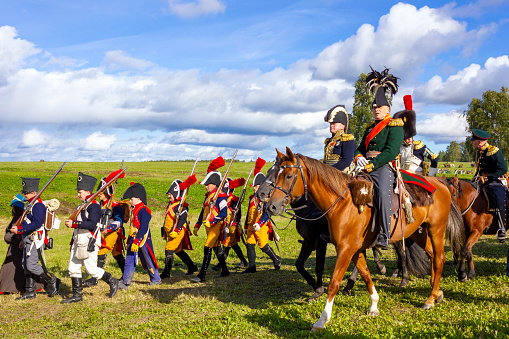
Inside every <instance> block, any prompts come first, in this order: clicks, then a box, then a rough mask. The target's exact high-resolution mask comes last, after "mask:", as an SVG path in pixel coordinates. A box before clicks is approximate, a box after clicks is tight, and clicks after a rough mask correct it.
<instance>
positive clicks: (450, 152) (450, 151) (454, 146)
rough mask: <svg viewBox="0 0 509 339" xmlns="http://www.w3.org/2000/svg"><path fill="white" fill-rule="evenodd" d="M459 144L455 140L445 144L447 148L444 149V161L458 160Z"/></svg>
mask: <svg viewBox="0 0 509 339" xmlns="http://www.w3.org/2000/svg"><path fill="white" fill-rule="evenodd" d="M461 154H462V152H461V146H460V144H458V142H456V141H451V143H450V144H449V146H447V150H446V151H445V155H444V161H447V162H454V161H460V159H461Z"/></svg>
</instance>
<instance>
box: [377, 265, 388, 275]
mask: <svg viewBox="0 0 509 339" xmlns="http://www.w3.org/2000/svg"><path fill="white" fill-rule="evenodd" d="M378 271H379V272H380V274H381V275H385V273H387V268H385V266H384V267H382V269H379V270H378Z"/></svg>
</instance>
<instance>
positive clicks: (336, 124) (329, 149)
mask: <svg viewBox="0 0 509 339" xmlns="http://www.w3.org/2000/svg"><path fill="white" fill-rule="evenodd" d="M324 120H325V122H328V123H329V124H330V126H329V130H330V132H331V134H332V136H331V137H330V138H327V139H325V147H324V156H323V162H324V163H326V164H328V165H331V166H332V167H334V168H337V169H338V170H340V171H343V172H348V171H349V170H350V169H351V170H353V168H351V164H352V160H353V154H354V152H355V140H354V136H353V134H352V132H350V124H349V119H348V112H347V111H346V108H345V106H343V105H336V106H334V107H332V108H331V109H330V110H329V111H328V112H327V114H326V115H325V117H324Z"/></svg>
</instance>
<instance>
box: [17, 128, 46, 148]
mask: <svg viewBox="0 0 509 339" xmlns="http://www.w3.org/2000/svg"><path fill="white" fill-rule="evenodd" d="M49 139H50V136H49V135H47V134H46V133H43V132H41V131H39V130H37V129H35V128H34V129H31V130H29V131H26V132H23V136H22V137H21V145H22V146H24V147H34V146H40V145H44V144H46V143H47V142H48V141H49Z"/></svg>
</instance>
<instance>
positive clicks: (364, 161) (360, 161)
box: [356, 157, 369, 168]
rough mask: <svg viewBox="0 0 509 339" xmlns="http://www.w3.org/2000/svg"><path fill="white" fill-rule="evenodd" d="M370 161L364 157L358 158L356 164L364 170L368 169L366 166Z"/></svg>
mask: <svg viewBox="0 0 509 339" xmlns="http://www.w3.org/2000/svg"><path fill="white" fill-rule="evenodd" d="M368 163H369V162H368V159H366V158H364V157H358V158H357V162H356V165H357V166H361V167H362V168H364V167H366V165H367V164H368Z"/></svg>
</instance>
